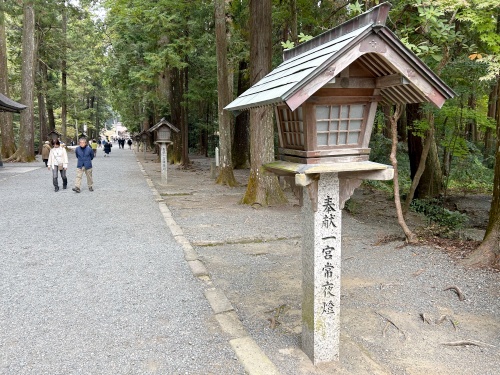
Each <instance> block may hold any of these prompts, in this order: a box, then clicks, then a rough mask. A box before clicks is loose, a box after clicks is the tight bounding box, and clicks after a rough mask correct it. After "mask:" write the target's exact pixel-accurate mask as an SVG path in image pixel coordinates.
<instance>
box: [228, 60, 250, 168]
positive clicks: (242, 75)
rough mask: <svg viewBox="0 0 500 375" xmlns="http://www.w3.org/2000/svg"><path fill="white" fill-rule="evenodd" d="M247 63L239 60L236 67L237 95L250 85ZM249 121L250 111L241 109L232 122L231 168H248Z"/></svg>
mask: <svg viewBox="0 0 500 375" xmlns="http://www.w3.org/2000/svg"><path fill="white" fill-rule="evenodd" d="M247 69H248V64H247V62H246V61H240V63H239V69H238V93H237V94H238V95H240V94H242V93H243V92H244V91H245V90H246V89H248V88H249V87H250V82H249V80H248V78H247V77H248V74H247ZM249 121H250V113H249V112H248V111H243V112H242V113H240V114H239V115H238V116H237V117H236V119H235V123H234V142H233V152H232V159H233V168H234V169H243V168H248V159H249V155H248V152H249V139H248V126H249Z"/></svg>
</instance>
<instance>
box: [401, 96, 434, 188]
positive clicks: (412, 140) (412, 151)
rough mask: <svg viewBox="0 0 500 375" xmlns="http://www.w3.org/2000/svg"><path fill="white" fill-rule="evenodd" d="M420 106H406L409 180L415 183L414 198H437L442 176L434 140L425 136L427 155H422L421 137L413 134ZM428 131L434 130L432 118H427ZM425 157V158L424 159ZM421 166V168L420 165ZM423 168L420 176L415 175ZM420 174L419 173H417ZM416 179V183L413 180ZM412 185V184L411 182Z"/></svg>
mask: <svg viewBox="0 0 500 375" xmlns="http://www.w3.org/2000/svg"><path fill="white" fill-rule="evenodd" d="M420 119H421V114H420V104H408V105H407V106H406V120H407V130H408V154H409V157H410V169H411V173H410V176H411V179H412V181H415V185H416V188H415V192H414V197H415V198H429V197H433V198H434V197H437V196H439V195H440V194H441V192H442V191H443V174H442V171H441V164H440V162H439V159H438V153H437V145H436V139H435V137H434V136H432V137H429V136H427V137H426V139H427V141H428V142H430V144H429V145H428V153H427V155H425V154H424V145H423V144H422V137H421V136H420V135H418V134H415V132H414V121H415V120H420ZM428 121H429V127H430V129H434V118H433V117H432V116H430V117H429V118H428ZM424 156H425V158H424ZM422 163H423V166H422V167H421V164H422ZM421 168H424V169H423V172H422V174H421V176H418V175H417V171H419V169H421ZM419 174H420V172H419ZM416 177H417V179H418V181H417V180H416V179H415V178H416ZM412 184H413V182H412Z"/></svg>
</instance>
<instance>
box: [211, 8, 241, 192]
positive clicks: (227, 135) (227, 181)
mask: <svg viewBox="0 0 500 375" xmlns="http://www.w3.org/2000/svg"><path fill="white" fill-rule="evenodd" d="M225 3H226V2H225V0H215V39H216V42H215V48H216V55H217V91H218V119H219V146H220V151H219V155H220V166H219V176H218V177H217V180H216V183H217V184H220V185H228V186H236V185H238V183H237V182H236V179H235V178H234V173H233V162H232V159H231V118H230V117H229V116H231V113H230V112H228V111H225V110H224V107H225V106H226V105H227V104H229V101H230V97H229V84H228V79H227V78H228V68H227V37H226V9H225Z"/></svg>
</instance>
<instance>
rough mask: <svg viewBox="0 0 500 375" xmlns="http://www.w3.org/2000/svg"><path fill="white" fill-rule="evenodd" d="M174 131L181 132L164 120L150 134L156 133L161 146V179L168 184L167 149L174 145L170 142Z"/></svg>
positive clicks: (157, 141)
mask: <svg viewBox="0 0 500 375" xmlns="http://www.w3.org/2000/svg"><path fill="white" fill-rule="evenodd" d="M172 130H173V131H175V132H176V133H178V132H179V129H177V128H176V127H175V126H174V125H172V124H171V123H169V122H168V121H167V120H165V118H162V119H161V120H160V122H158V123H157V124H156V125H155V126H153V127H152V128H151V129H149V132H150V133H152V132H156V143H157V144H159V145H160V161H161V177H162V179H163V180H164V181H165V182H167V147H168V145H170V144H171V143H172V141H171V140H170V137H171V133H172Z"/></svg>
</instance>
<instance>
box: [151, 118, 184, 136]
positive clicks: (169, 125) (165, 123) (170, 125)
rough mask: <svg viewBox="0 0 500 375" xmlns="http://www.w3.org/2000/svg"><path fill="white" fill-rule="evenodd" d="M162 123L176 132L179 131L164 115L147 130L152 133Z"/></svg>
mask: <svg viewBox="0 0 500 375" xmlns="http://www.w3.org/2000/svg"><path fill="white" fill-rule="evenodd" d="M162 125H167V126H168V127H169V128H170V129H171V130H173V131H175V132H176V133H178V132H179V129H177V128H176V127H175V126H174V125H172V124H171V123H170V122H168V121H167V120H165V117H163V118H162V119H161V120H160V121H159V122H158V123H157V124H155V126H153V127H152V128H151V129H149V132H150V133H152V132H154V131H155V130H158V128H159V127H160V126H162Z"/></svg>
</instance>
